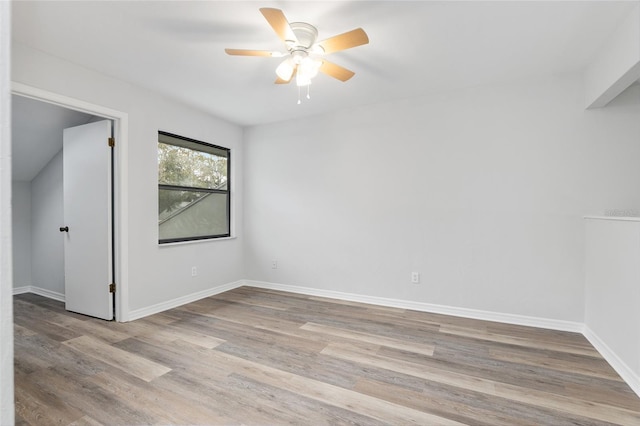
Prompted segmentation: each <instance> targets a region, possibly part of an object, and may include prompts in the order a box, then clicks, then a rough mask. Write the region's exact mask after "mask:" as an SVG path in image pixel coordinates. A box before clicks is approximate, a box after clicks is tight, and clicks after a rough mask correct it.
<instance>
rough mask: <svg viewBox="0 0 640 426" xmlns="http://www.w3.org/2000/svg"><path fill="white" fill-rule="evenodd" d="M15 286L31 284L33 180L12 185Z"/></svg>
mask: <svg viewBox="0 0 640 426" xmlns="http://www.w3.org/2000/svg"><path fill="white" fill-rule="evenodd" d="M11 203H12V206H11V207H12V226H13V287H14V288H15V287H25V286H30V285H31V182H24V181H13V182H12V185H11Z"/></svg>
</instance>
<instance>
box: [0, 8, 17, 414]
mask: <svg viewBox="0 0 640 426" xmlns="http://www.w3.org/2000/svg"><path fill="white" fill-rule="evenodd" d="M10 18H11V3H10V2H6V1H3V2H0V424H1V425H12V424H13V422H14V413H15V410H14V403H13V296H12V293H13V291H12V287H13V285H12V283H13V277H12V269H13V268H12V265H11V106H10V105H11V101H10V99H11V98H10V90H11V87H10V81H11V73H10V65H9V63H10V50H9V47H10V39H11V19H10Z"/></svg>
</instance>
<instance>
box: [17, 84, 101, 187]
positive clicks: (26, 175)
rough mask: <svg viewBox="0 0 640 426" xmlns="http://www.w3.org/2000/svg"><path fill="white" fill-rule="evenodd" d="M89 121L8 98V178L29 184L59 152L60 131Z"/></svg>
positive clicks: (85, 116)
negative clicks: (9, 138) (9, 135)
mask: <svg viewBox="0 0 640 426" xmlns="http://www.w3.org/2000/svg"><path fill="white" fill-rule="evenodd" d="M92 118H93V116H91V115H88V114H84V113H82V112H78V111H72V110H70V109H66V108H62V107H59V106H57V105H52V104H48V103H44V102H39V101H34V100H32V99H28V98H24V97H22V96H15V95H14V96H12V97H11V157H12V166H11V173H12V179H13V180H19V181H26V182H30V181H31V180H32V179H33V178H34V177H36V176H37V174H38V173H39V172H40V170H42V168H43V167H44V166H46V165H47V163H48V162H49V161H51V159H52V158H53V157H54V156H55V155H56V154H57V153H58V152H59V151H60V150H61V149H62V131H63V130H64V129H65V128H67V127H73V126H78V125H80V124H85V123H88V122H89V121H90V120H91V119H92Z"/></svg>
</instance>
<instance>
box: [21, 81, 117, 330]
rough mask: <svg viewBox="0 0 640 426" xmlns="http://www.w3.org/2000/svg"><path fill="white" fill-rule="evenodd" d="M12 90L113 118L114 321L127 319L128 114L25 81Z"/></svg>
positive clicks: (69, 107) (22, 94)
mask: <svg viewBox="0 0 640 426" xmlns="http://www.w3.org/2000/svg"><path fill="white" fill-rule="evenodd" d="M11 93H12V94H14V95H18V96H23V97H26V98H30V99H34V100H37V101H41V102H46V103H49V104H54V105H58V106H61V107H64V108H67V109H72V110H76V111H80V112H84V113H87V114H91V115H95V116H98V117H102V118H106V119H109V120H113V125H114V126H113V128H114V129H113V136H114V137H115V139H116V145H115V147H114V150H115V151H114V154H115V155H114V163H115V164H114V177H115V185H114V187H113V190H114V192H115V194H114V195H115V197H114V202H115V211H114V216H113V218H114V221H115V223H114V227H113V233H114V237H115V245H114V249H115V256H114V259H113V261H114V266H115V269H116V274H115V276H114V277H115V280H116V283H117V291H116V306H115V316H116V321H118V322H126V321H129V252H128V247H129V240H128V239H129V232H128V231H129V219H128V215H127V212H128V210H129V209H128V202H127V200H128V196H127V195H128V188H129V177H128V148H129V143H128V142H129V141H128V137H129V114H127V113H126V112H122V111H117V110H114V109H111V108H107V107H104V106H101V105H96V104H92V103H89V102H85V101H82V100H80V99H75V98H71V97H68V96H64V95H60V94H58V93H54V92H49V91H46V90H42V89H39V88H37V87H32V86H29V85H26V84H22V83H17V82H11Z"/></svg>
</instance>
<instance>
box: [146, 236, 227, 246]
mask: <svg viewBox="0 0 640 426" xmlns="http://www.w3.org/2000/svg"><path fill="white" fill-rule="evenodd" d="M236 238H238V237H236V236H233V235H232V236H231V237H221V238H209V239H206V240H193V241H177V242H175V243H164V244H160V243H158V247H173V246H182V245H185V244H203V243H213V242H216V241H228V240H235V239H236Z"/></svg>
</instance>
